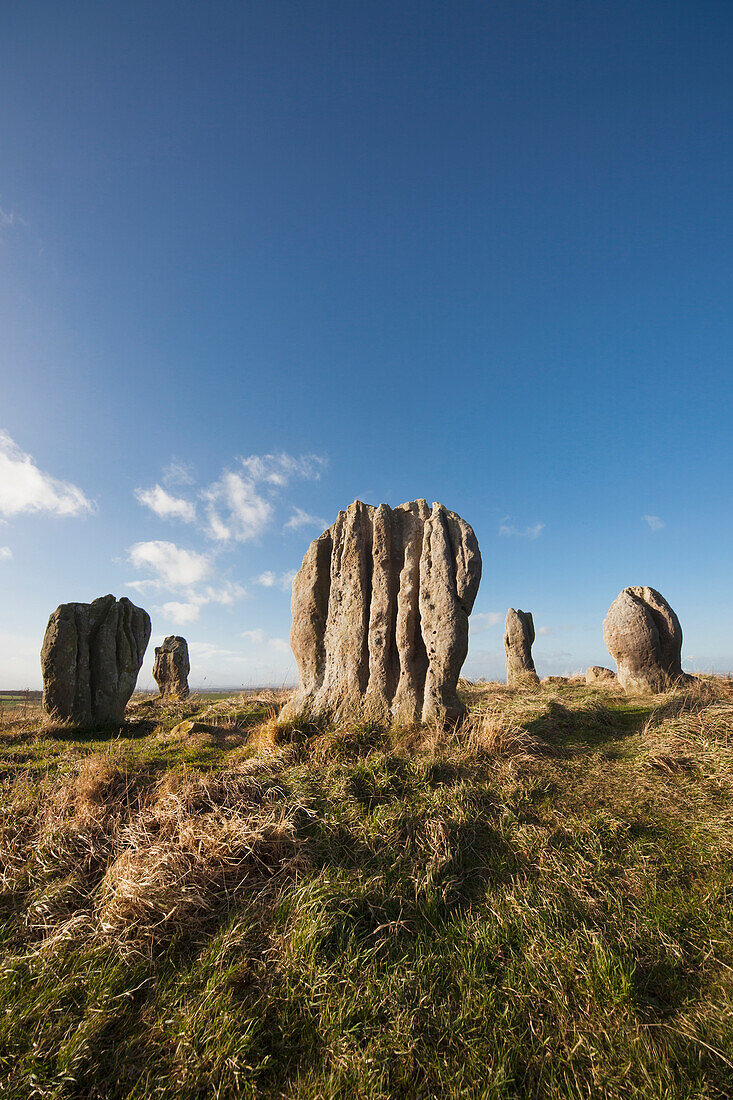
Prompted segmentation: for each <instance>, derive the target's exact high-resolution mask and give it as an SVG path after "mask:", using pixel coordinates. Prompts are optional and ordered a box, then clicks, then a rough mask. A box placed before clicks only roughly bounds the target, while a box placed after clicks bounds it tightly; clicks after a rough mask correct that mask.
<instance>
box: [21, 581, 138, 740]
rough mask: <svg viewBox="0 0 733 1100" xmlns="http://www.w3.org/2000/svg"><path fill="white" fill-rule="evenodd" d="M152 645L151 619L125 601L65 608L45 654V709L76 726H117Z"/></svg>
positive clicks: (53, 622) (49, 632)
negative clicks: (149, 646)
mask: <svg viewBox="0 0 733 1100" xmlns="http://www.w3.org/2000/svg"><path fill="white" fill-rule="evenodd" d="M149 640H150V616H149V615H148V613H147V611H143V609H142V608H141V607H135V605H134V604H133V603H131V602H130V600H128V599H126V598H125V597H123V598H122V599H121V600H116V599H115V598H114V596H100V598H99V599H98V600H94V601H93V602H92V603H62V604H61V605H60V607H57V608H56V610H55V611H54V612H53V614H52V615H51V617H50V618H49V620H48V626H47V627H46V634H45V637H44V639H43V648H42V649H41V669H42V672H43V709H44V710H45V711H46V713H47V714H51V715H53V716H54V717H55V718H60V719H63V720H64V721H69V722H73V723H74V724H75V725H77V726H90V725H97V724H98V725H106V724H118V723H120V722H122V720H123V717H124V713H125V707H126V706H127V702H128V700H129V698H130V696H131V695H132V693H133V691H134V689H135V684H136V682H137V675H138V672H139V671H140V666H141V665H142V663H143V657H144V656H145V649H146V647H147V644H148V641H149Z"/></svg>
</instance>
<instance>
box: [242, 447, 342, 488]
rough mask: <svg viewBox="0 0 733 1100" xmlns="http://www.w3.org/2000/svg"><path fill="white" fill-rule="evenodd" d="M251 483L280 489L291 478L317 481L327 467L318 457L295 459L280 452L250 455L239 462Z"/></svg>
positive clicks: (304, 456)
mask: <svg viewBox="0 0 733 1100" xmlns="http://www.w3.org/2000/svg"><path fill="white" fill-rule="evenodd" d="M240 461H241V463H242V466H243V467H244V469H245V470H246V471H247V473H248V474H249V476H250V477H251V478H252V480H253V481H262V482H266V483H267V484H268V485H276V486H278V487H279V488H282V487H283V486H284V485H287V484H288V482H289V481H292V480H293V478H296V477H302V478H305V479H306V480H307V481H318V479H319V478H320V476H321V473H322V472H323V470H324V469H325V467H326V465H327V460H326V459H325V458H322V457H321V456H320V455H300V456H299V457H298V458H296V457H295V456H294V455H289V454H285V453H283V452H281V453H280V454H274V455H250V456H249V457H248V458H243V459H241V460H240Z"/></svg>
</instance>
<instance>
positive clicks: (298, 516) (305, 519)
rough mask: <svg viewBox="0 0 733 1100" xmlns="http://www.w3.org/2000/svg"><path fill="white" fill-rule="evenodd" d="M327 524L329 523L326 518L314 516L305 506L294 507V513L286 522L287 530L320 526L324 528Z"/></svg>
mask: <svg viewBox="0 0 733 1100" xmlns="http://www.w3.org/2000/svg"><path fill="white" fill-rule="evenodd" d="M327 526H328V524H327V523H326V521H325V519H320V517H319V516H313V515H311V513H310V512H306V511H305V510H304V509H303V508H293V514H292V516H291V517H290V519H289V520H288V521H287V523H286V524H285V530H286V531H298V530H300V528H301V527H318V528H321V530H322V529H323V528H325V527H327Z"/></svg>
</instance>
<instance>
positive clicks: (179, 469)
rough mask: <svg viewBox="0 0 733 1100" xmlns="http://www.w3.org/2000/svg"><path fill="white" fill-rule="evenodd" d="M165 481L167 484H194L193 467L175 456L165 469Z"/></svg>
mask: <svg viewBox="0 0 733 1100" xmlns="http://www.w3.org/2000/svg"><path fill="white" fill-rule="evenodd" d="M163 481H164V482H165V483H166V485H193V484H194V482H195V481H196V479H195V477H194V476H193V467H192V466H187V465H186V464H185V463H183V462H179V461H178V459H176V458H173V459H171V461H170V462H169V463H168V465H167V466H166V467H165V469H164V470H163Z"/></svg>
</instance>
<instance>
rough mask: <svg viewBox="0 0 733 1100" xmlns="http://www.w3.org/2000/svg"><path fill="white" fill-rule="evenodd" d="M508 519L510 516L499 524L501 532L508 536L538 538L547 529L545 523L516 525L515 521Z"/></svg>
mask: <svg viewBox="0 0 733 1100" xmlns="http://www.w3.org/2000/svg"><path fill="white" fill-rule="evenodd" d="M508 520H509V516H505V518H504V520H503V521H502V523H501V525H500V526H499V534H500V535H503V536H505V537H506V538H518V539H538V538H539V537H540V535H541V534H542V532H543V531H544V529H545V524H544V523H533V524H531V525H530V526H529V527H516V526H515V525H514V524H513V523H509V522H507V521H508Z"/></svg>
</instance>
